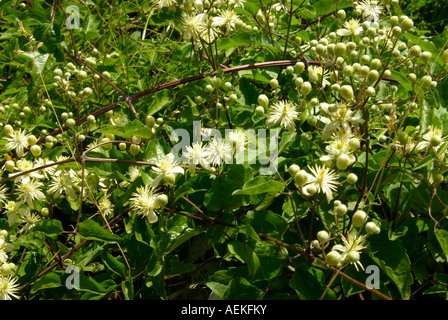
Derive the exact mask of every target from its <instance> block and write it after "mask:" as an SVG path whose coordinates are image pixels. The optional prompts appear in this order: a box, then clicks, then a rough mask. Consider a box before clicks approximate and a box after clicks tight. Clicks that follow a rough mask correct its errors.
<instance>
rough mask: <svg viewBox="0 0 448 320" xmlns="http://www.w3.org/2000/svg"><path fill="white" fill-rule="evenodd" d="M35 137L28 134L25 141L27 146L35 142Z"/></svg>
mask: <svg viewBox="0 0 448 320" xmlns="http://www.w3.org/2000/svg"><path fill="white" fill-rule="evenodd" d="M36 141H37V138H36V136H34V135H30V136H28V139H27V142H28V145H29V146H33V145H35V144H36Z"/></svg>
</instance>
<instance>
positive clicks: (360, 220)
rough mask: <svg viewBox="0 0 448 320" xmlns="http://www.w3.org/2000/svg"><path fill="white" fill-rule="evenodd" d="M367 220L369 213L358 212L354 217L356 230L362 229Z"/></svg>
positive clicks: (353, 222) (353, 221)
mask: <svg viewBox="0 0 448 320" xmlns="http://www.w3.org/2000/svg"><path fill="white" fill-rule="evenodd" d="M366 220H367V213H365V212H364V211H362V210H358V211H356V212H355V213H354V214H353V216H352V224H353V226H354V227H355V228H360V227H361V226H362V225H363V224H364V222H366Z"/></svg>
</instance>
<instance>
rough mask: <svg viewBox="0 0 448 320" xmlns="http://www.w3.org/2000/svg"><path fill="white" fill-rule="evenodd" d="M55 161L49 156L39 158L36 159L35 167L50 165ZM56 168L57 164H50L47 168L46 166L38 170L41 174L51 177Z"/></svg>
mask: <svg viewBox="0 0 448 320" xmlns="http://www.w3.org/2000/svg"><path fill="white" fill-rule="evenodd" d="M52 163H54V161H52V160H50V159H48V158H38V159H36V160H35V161H34V167H35V168H38V167H42V166H45V165H49V164H52ZM55 170H56V168H55V166H50V167H47V168H44V169H42V170H39V171H37V172H38V173H39V174H40V175H42V176H44V177H45V178H47V179H49V178H50V177H51V176H52V175H53V174H54V172H55Z"/></svg>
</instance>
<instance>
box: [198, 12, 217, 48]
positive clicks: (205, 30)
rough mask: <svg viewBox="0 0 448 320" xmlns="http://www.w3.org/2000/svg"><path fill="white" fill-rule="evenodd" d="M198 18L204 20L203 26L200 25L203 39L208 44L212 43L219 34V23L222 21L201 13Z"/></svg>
mask: <svg viewBox="0 0 448 320" xmlns="http://www.w3.org/2000/svg"><path fill="white" fill-rule="evenodd" d="M198 16H199V18H200V19H201V20H202V24H200V25H199V34H200V35H201V38H202V39H203V40H204V41H205V42H207V43H212V42H213V41H214V40H215V39H216V37H217V36H218V34H219V29H218V27H219V24H218V23H219V22H220V20H219V19H217V17H211V16H209V15H207V14H205V13H201V14H199V15H198Z"/></svg>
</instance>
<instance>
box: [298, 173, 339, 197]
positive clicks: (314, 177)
mask: <svg viewBox="0 0 448 320" xmlns="http://www.w3.org/2000/svg"><path fill="white" fill-rule="evenodd" d="M308 168H309V170H310V171H311V174H310V176H309V177H308V181H307V183H306V185H305V186H308V185H311V186H314V187H316V190H317V192H322V193H323V194H325V196H326V197H327V201H328V202H330V201H331V199H333V191H334V190H336V185H337V184H338V182H337V181H336V179H337V175H336V173H335V172H334V171H333V170H330V169H329V168H327V167H325V166H320V167H319V166H317V165H316V166H315V167H314V168H312V167H309V166H308Z"/></svg>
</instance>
